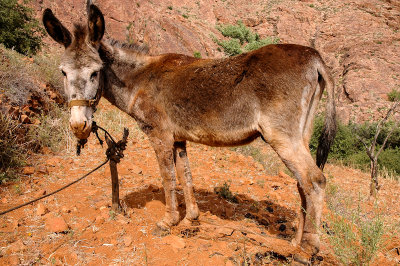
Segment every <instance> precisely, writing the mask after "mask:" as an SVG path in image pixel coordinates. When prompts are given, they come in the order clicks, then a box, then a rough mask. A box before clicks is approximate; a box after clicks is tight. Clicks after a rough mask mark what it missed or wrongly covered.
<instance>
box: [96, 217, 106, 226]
mask: <svg viewBox="0 0 400 266" xmlns="http://www.w3.org/2000/svg"><path fill="white" fill-rule="evenodd" d="M104 221H105V219H104V217H103V216H100V215H99V216H97V217H96V219H95V223H97V224H102V223H104Z"/></svg>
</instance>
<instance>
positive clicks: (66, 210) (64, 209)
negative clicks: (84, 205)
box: [61, 206, 71, 213]
mask: <svg viewBox="0 0 400 266" xmlns="http://www.w3.org/2000/svg"><path fill="white" fill-rule="evenodd" d="M61 211H62V212H64V213H70V212H71V209H70V208H68V207H67V206H62V208H61Z"/></svg>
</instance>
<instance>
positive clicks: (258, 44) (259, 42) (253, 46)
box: [244, 37, 279, 52]
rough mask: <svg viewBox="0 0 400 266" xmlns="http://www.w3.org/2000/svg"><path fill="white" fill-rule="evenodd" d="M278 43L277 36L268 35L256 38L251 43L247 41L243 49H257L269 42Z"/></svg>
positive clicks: (247, 50)
mask: <svg viewBox="0 0 400 266" xmlns="http://www.w3.org/2000/svg"><path fill="white" fill-rule="evenodd" d="M277 43H279V38H272V37H268V38H265V39H261V40H257V41H254V42H251V43H248V44H247V45H246V46H245V47H244V50H245V51H246V52H249V51H253V50H257V49H259V48H261V47H263V46H266V45H269V44H277Z"/></svg>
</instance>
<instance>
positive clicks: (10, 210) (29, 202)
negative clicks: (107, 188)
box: [0, 158, 110, 216]
mask: <svg viewBox="0 0 400 266" xmlns="http://www.w3.org/2000/svg"><path fill="white" fill-rule="evenodd" d="M109 160H110V159H109V158H107V160H105V161H104V162H103V163H101V164H100V165H99V166H97V167H96V168H94V169H93V170H92V171H90V172H88V173H87V174H85V175H84V176H82V177H80V178H78V179H76V180H75V181H72V182H71V183H69V184H67V185H65V186H63V187H61V188H59V189H57V190H55V191H53V192H51V193H49V194H46V195H43V196H41V197H39V198H36V199H33V200H31V201H28V202H25V203H23V204H21V205H18V206H15V207H13V208H11V209H8V210H5V211H3V212H0V216H1V215H4V214H6V213H9V212H12V211H14V210H17V209H19V208H22V207H24V206H26V205H29V204H31V203H34V202H36V201H38V200H41V199H44V198H47V197H50V196H51V195H54V194H56V193H58V192H60V191H61V190H64V189H66V188H67V187H70V186H72V185H73V184H75V183H77V182H79V181H81V180H82V179H84V178H85V177H87V176H89V175H90V174H92V173H93V172H95V171H97V170H98V169H100V168H101V167H102V166H103V165H105V164H106V163H108V161H109Z"/></svg>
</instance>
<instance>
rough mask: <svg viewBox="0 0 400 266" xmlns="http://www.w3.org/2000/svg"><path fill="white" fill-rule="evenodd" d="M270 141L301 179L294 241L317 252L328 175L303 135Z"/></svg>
mask: <svg viewBox="0 0 400 266" xmlns="http://www.w3.org/2000/svg"><path fill="white" fill-rule="evenodd" d="M268 143H270V144H271V146H272V148H273V149H274V150H275V151H276V152H277V153H278V155H279V156H280V157H281V159H282V161H283V162H284V163H285V165H286V166H287V167H288V168H289V170H290V171H292V172H293V174H294V175H295V177H296V178H297V181H298V189H299V193H300V197H301V203H302V204H301V205H302V209H301V210H300V223H299V228H298V232H297V233H296V237H295V241H294V242H295V243H296V244H300V246H301V247H302V248H303V249H304V251H306V252H309V253H311V254H316V253H318V251H319V245H320V242H319V235H318V232H317V230H318V229H319V226H320V219H321V213H322V208H323V204H324V195H325V185H326V179H325V176H324V175H323V174H322V171H321V170H320V169H319V168H318V167H317V165H316V164H315V162H314V160H313V158H312V156H311V154H310V151H309V150H308V148H307V147H305V144H304V141H303V139H302V138H293V137H292V138H289V137H287V136H284V135H280V136H279V138H276V137H275V138H274V139H268Z"/></svg>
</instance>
